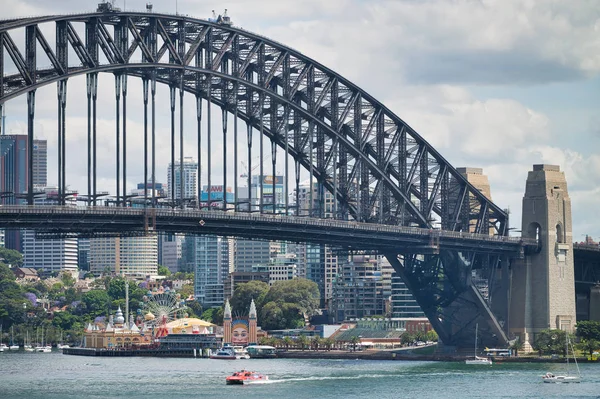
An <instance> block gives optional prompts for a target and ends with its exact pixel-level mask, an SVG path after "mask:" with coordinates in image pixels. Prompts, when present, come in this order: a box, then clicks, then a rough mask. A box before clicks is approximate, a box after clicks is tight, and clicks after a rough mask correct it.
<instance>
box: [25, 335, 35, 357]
mask: <svg viewBox="0 0 600 399" xmlns="http://www.w3.org/2000/svg"><path fill="white" fill-rule="evenodd" d="M23 349H25V352H35V349H34V348H33V346H31V343H30V342H29V331H27V335H26V338H25V342H23Z"/></svg>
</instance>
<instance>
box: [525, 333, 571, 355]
mask: <svg viewBox="0 0 600 399" xmlns="http://www.w3.org/2000/svg"><path fill="white" fill-rule="evenodd" d="M566 342H567V333H566V332H565V331H563V330H543V331H541V332H539V333H538V334H536V335H535V342H534V343H533V349H535V350H536V351H538V352H539V354H540V356H541V355H550V354H554V353H562V354H563V355H566V352H565V351H566V346H565V345H566Z"/></svg>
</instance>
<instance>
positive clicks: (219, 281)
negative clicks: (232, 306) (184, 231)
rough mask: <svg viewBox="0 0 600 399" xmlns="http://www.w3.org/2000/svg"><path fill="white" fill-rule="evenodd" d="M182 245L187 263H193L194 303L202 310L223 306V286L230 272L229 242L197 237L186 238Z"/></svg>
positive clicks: (220, 239)
mask: <svg viewBox="0 0 600 399" xmlns="http://www.w3.org/2000/svg"><path fill="white" fill-rule="evenodd" d="M184 245H185V247H186V249H185V252H186V253H187V254H188V258H187V261H188V262H190V261H191V262H192V263H193V268H194V297H195V298H196V301H198V302H200V303H201V304H202V305H203V306H204V308H211V307H217V306H221V305H223V302H224V301H225V299H224V296H223V284H224V282H225V279H226V277H227V275H228V274H229V272H230V271H231V270H230V241H229V240H228V239H227V238H223V237H218V236H197V237H187V238H186V240H185V244H184ZM190 255H191V256H190ZM189 268H191V267H189Z"/></svg>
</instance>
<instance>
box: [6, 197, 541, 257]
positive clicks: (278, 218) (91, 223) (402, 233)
mask: <svg viewBox="0 0 600 399" xmlns="http://www.w3.org/2000/svg"><path fill="white" fill-rule="evenodd" d="M0 228H15V229H16V228H19V229H33V230H36V232H37V233H38V234H41V235H44V234H47V235H49V236H68V235H73V234H74V233H77V234H82V235H86V236H92V237H93V236H102V235H119V234H123V235H127V234H132V233H133V234H136V233H137V234H144V233H146V232H148V231H163V232H169V233H185V234H195V235H198V234H209V235H221V236H233V237H239V238H249V239H265V240H279V241H290V242H310V243H314V244H328V245H331V246H334V247H339V248H344V249H349V250H377V251H380V252H389V251H390V250H394V251H397V253H432V252H435V251H437V250H439V249H449V250H456V251H472V252H479V253H488V254H503V255H507V256H520V255H522V253H523V251H524V250H525V249H526V248H527V247H534V246H535V242H529V241H524V240H523V239H521V238H518V237H503V236H502V237H498V236H489V235H483V234H472V233H463V232H453V231H444V230H435V229H433V230H431V229H424V228H417V227H401V226H388V225H380V224H371V223H358V222H352V221H339V220H332V219H315V218H307V217H296V216H285V215H269V214H260V215H258V214H250V213H241V212H237V213H235V212H229V211H228V212H224V211H200V210H193V209H171V208H122V207H87V206H45V205H38V206H36V205H33V206H31V205H4V206H0Z"/></svg>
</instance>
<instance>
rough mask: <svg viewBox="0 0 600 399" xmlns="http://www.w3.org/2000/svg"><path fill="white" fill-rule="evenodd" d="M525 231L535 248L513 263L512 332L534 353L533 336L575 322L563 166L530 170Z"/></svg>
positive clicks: (567, 327)
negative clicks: (535, 244)
mask: <svg viewBox="0 0 600 399" xmlns="http://www.w3.org/2000/svg"><path fill="white" fill-rule="evenodd" d="M521 231H522V237H524V238H529V239H534V240H535V241H536V242H537V248H536V249H535V250H533V251H529V252H528V253H527V254H526V255H525V258H524V259H523V260H518V261H516V262H514V263H513V265H512V278H511V283H512V289H511V298H510V327H509V331H510V333H511V335H512V336H518V337H519V339H520V340H521V341H522V342H523V343H524V345H525V348H524V349H525V351H530V350H531V345H532V344H533V343H534V342H535V334H537V333H539V332H540V331H542V330H546V329H562V330H565V331H568V332H572V331H573V329H574V327H575V323H576V316H575V315H576V314H575V277H574V266H573V237H572V235H573V234H572V226H571V200H570V199H569V193H568V191H567V181H566V179H565V175H564V173H563V172H561V171H560V167H559V166H556V165H534V166H533V170H532V171H530V172H529V174H528V176H527V184H526V188H525V196H524V197H523V215H522V230H521Z"/></svg>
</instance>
